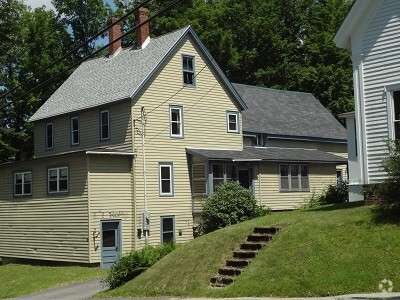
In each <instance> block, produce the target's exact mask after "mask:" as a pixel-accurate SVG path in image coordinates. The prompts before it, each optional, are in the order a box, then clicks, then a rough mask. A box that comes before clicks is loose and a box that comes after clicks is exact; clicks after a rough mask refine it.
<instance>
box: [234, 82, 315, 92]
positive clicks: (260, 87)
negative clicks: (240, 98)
mask: <svg viewBox="0 0 400 300" xmlns="http://www.w3.org/2000/svg"><path fill="white" fill-rule="evenodd" d="M232 85H233V86H235V85H240V86H245V87H249V88H255V89H260V90H268V91H277V92H289V93H297V94H305V95H312V93H310V92H300V91H289V90H280V89H273V88H268V87H264V86H258V85H250V84H245V83H234V82H232Z"/></svg>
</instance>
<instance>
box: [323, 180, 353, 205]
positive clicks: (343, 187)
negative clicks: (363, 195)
mask: <svg viewBox="0 0 400 300" xmlns="http://www.w3.org/2000/svg"><path fill="white" fill-rule="evenodd" d="M348 201H349V193H348V187H347V182H342V183H338V184H337V185H332V184H331V185H329V186H328V189H327V190H326V191H324V192H323V193H322V195H321V196H320V197H319V203H321V204H334V203H344V202H348Z"/></svg>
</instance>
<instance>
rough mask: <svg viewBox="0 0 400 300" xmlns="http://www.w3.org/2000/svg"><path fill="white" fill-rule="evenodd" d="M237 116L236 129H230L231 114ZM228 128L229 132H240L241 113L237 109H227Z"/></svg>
mask: <svg viewBox="0 0 400 300" xmlns="http://www.w3.org/2000/svg"><path fill="white" fill-rule="evenodd" d="M231 115H233V116H235V119H236V129H235V130H231V129H229V116H231ZM226 130H227V132H232V133H239V131H240V130H239V113H238V112H237V111H227V112H226Z"/></svg>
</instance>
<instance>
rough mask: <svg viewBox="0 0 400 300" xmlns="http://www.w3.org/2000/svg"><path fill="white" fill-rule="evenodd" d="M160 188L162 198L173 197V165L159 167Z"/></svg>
mask: <svg viewBox="0 0 400 300" xmlns="http://www.w3.org/2000/svg"><path fill="white" fill-rule="evenodd" d="M159 178H160V182H159V186H160V195H161V196H172V195H173V185H172V180H173V178H172V165H170V164H160V165H159Z"/></svg>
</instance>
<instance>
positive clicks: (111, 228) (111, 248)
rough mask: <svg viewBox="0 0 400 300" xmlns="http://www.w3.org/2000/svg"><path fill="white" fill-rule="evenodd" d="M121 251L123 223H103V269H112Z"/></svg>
mask: <svg viewBox="0 0 400 300" xmlns="http://www.w3.org/2000/svg"><path fill="white" fill-rule="evenodd" d="M121 250H122V249H121V222H120V221H101V267H102V268H110V267H111V266H112V265H113V264H114V263H115V262H116V261H117V260H118V258H119V257H120V253H121Z"/></svg>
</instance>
